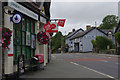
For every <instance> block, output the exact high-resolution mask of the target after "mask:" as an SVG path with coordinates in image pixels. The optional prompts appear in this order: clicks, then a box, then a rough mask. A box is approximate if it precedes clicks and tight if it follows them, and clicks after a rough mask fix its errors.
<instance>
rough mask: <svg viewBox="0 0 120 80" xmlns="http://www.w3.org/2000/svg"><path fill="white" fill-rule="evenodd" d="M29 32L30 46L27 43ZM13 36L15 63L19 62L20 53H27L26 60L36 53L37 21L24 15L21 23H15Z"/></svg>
mask: <svg viewBox="0 0 120 80" xmlns="http://www.w3.org/2000/svg"><path fill="white" fill-rule="evenodd" d="M27 33H29V46H28V45H26V42H27V41H26V40H28V39H27V37H26V35H27ZM32 35H33V36H34V37H33V38H32V37H31V36H32ZM13 38H14V39H13V40H14V41H13V42H14V46H13V48H14V63H17V59H18V55H20V54H24V55H25V60H28V59H30V58H31V57H33V56H34V55H35V48H36V47H35V46H36V45H35V44H36V35H35V21H33V20H31V19H28V18H27V17H24V16H23V20H22V22H21V23H20V24H14V25H13ZM32 41H33V42H32ZM32 45H33V46H32Z"/></svg>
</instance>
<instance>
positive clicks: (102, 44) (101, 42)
mask: <svg viewBox="0 0 120 80" xmlns="http://www.w3.org/2000/svg"><path fill="white" fill-rule="evenodd" d="M91 42H92V44H93V47H94V48H98V49H99V50H105V49H107V46H108V45H109V46H110V47H112V40H110V39H108V38H106V37H104V36H97V37H96V40H92V41H91Z"/></svg>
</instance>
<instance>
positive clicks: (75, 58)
mask: <svg viewBox="0 0 120 80" xmlns="http://www.w3.org/2000/svg"><path fill="white" fill-rule="evenodd" d="M52 57H54V58H56V59H57V60H63V61H67V62H70V63H71V64H74V65H76V66H82V67H83V68H85V69H88V70H91V71H93V72H96V73H98V74H101V75H105V76H108V77H110V78H115V79H118V76H119V75H118V71H119V69H118V65H119V64H120V63H119V61H118V60H119V59H118V57H116V56H108V55H103V56H101V55H96V54H92V53H69V54H68V53H66V54H52Z"/></svg>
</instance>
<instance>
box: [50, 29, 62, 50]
mask: <svg viewBox="0 0 120 80" xmlns="http://www.w3.org/2000/svg"><path fill="white" fill-rule="evenodd" d="M62 41H63V35H62V33H61V32H60V31H59V32H58V33H56V35H55V36H54V37H52V40H51V42H52V50H58V48H61V44H63V43H62Z"/></svg>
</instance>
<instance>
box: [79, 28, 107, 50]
mask: <svg viewBox="0 0 120 80" xmlns="http://www.w3.org/2000/svg"><path fill="white" fill-rule="evenodd" d="M96 36H106V35H105V34H103V33H102V32H100V31H98V30H97V29H94V30H92V31H91V32H89V33H88V34H86V35H84V36H83V37H82V39H81V40H82V43H83V52H88V51H92V49H93V45H92V43H91V40H95V39H96ZM106 37H107V36H106Z"/></svg>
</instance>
